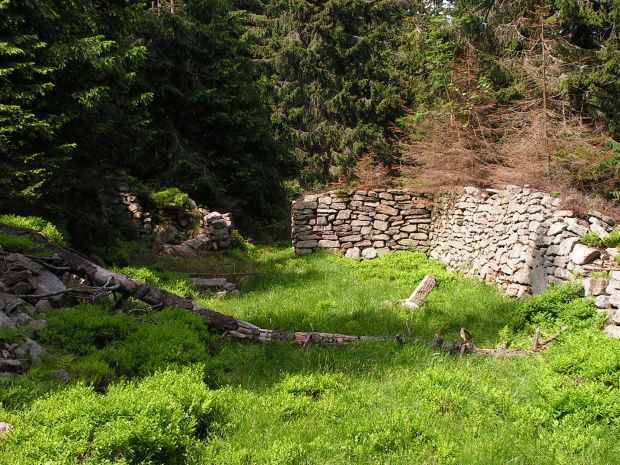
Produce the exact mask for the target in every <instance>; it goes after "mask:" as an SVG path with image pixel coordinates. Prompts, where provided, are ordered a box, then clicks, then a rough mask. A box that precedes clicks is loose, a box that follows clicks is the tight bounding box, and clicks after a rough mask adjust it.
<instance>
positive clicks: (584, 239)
mask: <svg viewBox="0 0 620 465" xmlns="http://www.w3.org/2000/svg"><path fill="white" fill-rule="evenodd" d="M580 242H581V243H582V244H584V245H589V246H591V247H600V246H601V245H602V244H603V241H602V240H601V236H599V234H598V233H596V232H589V233H585V234H584V235H583V236H581V241H580Z"/></svg>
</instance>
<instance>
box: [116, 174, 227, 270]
mask: <svg viewBox="0 0 620 465" xmlns="http://www.w3.org/2000/svg"><path fill="white" fill-rule="evenodd" d="M189 202H190V204H191V206H192V208H191V211H189V212H188V211H185V210H184V209H182V208H177V207H175V206H174V205H171V206H170V208H167V209H163V210H161V211H158V212H155V213H152V212H147V211H145V210H144V208H143V207H142V204H141V203H140V199H139V197H138V194H137V193H136V192H135V191H134V190H133V189H132V188H131V186H129V185H128V184H126V183H118V184H117V185H116V187H115V191H114V193H113V194H111V195H109V196H108V205H109V206H110V207H111V208H115V209H117V210H120V211H122V212H125V214H126V215H127V218H128V219H129V220H130V221H131V225H132V229H133V235H134V237H135V238H136V239H138V240H139V241H140V242H142V243H144V244H146V245H147V246H148V247H150V248H152V249H153V250H154V251H155V252H157V253H158V254H159V255H162V256H167V257H185V258H197V257H199V256H200V254H201V253H203V252H208V251H212V250H227V249H229V248H230V246H231V243H232V230H233V221H232V217H231V215H230V213H218V212H210V211H208V210H206V209H204V208H199V207H198V206H197V205H196V203H195V202H194V201H193V200H191V199H190V201H189Z"/></svg>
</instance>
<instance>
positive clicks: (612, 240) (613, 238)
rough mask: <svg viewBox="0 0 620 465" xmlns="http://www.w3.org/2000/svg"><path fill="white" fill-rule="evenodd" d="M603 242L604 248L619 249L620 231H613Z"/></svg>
mask: <svg viewBox="0 0 620 465" xmlns="http://www.w3.org/2000/svg"><path fill="white" fill-rule="evenodd" d="M601 242H602V244H603V247H618V245H619V244H620V231H612V232H611V233H609V236H607V237H605V238H604V239H603V240H602V241H601Z"/></svg>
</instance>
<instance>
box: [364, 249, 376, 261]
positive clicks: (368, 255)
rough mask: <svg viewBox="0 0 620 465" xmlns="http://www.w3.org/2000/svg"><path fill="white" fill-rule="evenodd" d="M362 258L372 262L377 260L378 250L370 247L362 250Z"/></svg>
mask: <svg viewBox="0 0 620 465" xmlns="http://www.w3.org/2000/svg"><path fill="white" fill-rule="evenodd" d="M362 257H363V258H365V259H367V260H370V259H372V258H376V257H377V249H375V248H374V247H369V248H367V249H364V250H362Z"/></svg>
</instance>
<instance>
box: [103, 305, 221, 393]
mask: <svg viewBox="0 0 620 465" xmlns="http://www.w3.org/2000/svg"><path fill="white" fill-rule="evenodd" d="M149 323H152V324H149ZM218 351H219V345H218V344H217V342H216V336H213V335H211V334H209V331H208V328H207V327H206V326H205V324H204V321H203V320H202V318H200V317H199V316H198V315H195V314H193V313H189V312H187V311H185V310H180V309H166V310H164V311H162V312H157V313H155V314H153V315H151V319H150V320H149V321H144V322H143V323H142V324H140V325H137V326H135V331H133V332H132V333H131V334H130V335H129V336H128V337H127V338H126V340H125V341H124V342H123V344H122V345H120V346H119V348H118V350H117V352H118V357H117V360H116V364H115V365H116V367H117V369H118V371H119V374H120V375H126V376H134V375H147V374H151V373H154V372H155V371H157V370H161V369H164V368H166V367H167V366H169V365H171V364H179V365H188V364H191V363H196V362H200V363H203V364H206V365H208V366H209V367H210V368H211V369H210V370H209V374H208V377H209V379H210V382H211V384H212V385H213V386H216V385H219V384H221V382H222V379H223V378H222V376H220V374H219V369H218V367H217V366H216V364H214V363H213V361H212V356H213V355H215V354H216V353H217V352H218Z"/></svg>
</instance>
